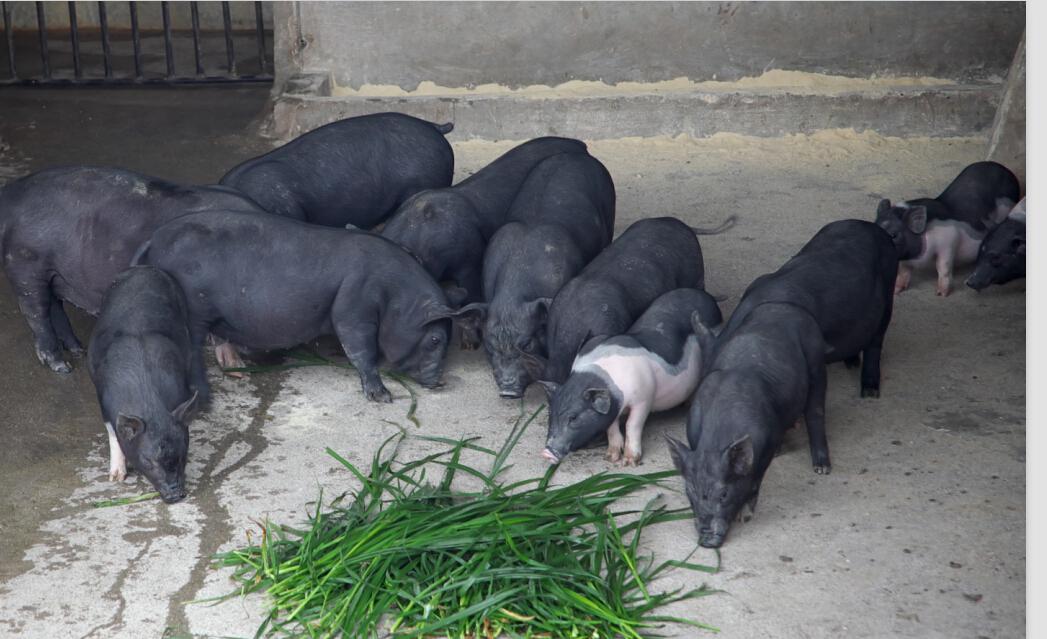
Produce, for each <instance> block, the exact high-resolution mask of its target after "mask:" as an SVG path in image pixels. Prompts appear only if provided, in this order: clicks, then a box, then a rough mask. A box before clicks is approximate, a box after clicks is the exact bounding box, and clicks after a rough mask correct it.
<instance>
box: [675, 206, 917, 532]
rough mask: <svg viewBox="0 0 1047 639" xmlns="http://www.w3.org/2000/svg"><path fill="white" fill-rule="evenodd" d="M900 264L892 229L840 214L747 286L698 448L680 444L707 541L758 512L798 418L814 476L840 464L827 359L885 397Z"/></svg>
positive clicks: (712, 382)
mask: <svg viewBox="0 0 1047 639" xmlns="http://www.w3.org/2000/svg"><path fill="white" fill-rule="evenodd" d="M897 269H898V256H897V249H895V247H894V243H893V242H892V241H891V237H890V236H889V235H888V234H887V232H886V231H884V230H883V229H882V228H880V227H879V226H877V225H875V224H873V223H871V222H865V221H861V220H841V221H837V222H833V223H831V224H828V225H827V226H825V227H823V228H822V229H821V230H820V231H819V232H818V233H817V234H816V235H815V236H814V237H813V238H812V239H811V240H810V241H809V242H808V243H807V245H806V246H804V247H803V249H802V250H801V251H800V252H799V253H798V254H797V255H796V256H795V257H793V258H792V259H790V260H789V261H788V262H786V263H785V265H784V266H782V268H780V269H778V271H776V272H774V273H770V274H767V275H763V276H761V277H759V278H757V279H756V280H755V281H754V282H753V283H752V284H751V285H750V286H749V288H748V289H747V290H746V292H745V294H744V295H743V297H742V299H741V301H740V302H739V303H738V307H737V308H736V309H735V311H734V313H733V314H732V315H731V318H730V320H729V321H728V322H727V325H726V326H725V327H724V329H723V331H722V332H721V333H720V335H719V336H718V337H717V338H716V343H715V346H714V347H713V349H712V350H713V355H712V356H711V358H710V361H708V362H707V368H708V372H707V373H706V374H705V376H704V377H703V378H702V381H701V383H700V384H699V385H698V390H697V391H696V393H695V395H694V399H693V400H692V402H691V408H690V412H689V414H688V417H687V443H686V444H685V443H682V442H679V441H677V440H674V439H670V442H669V444H670V452H671V454H672V457H673V462H674V464H675V465H676V467H677V469H678V470H679V471H680V473H681V475H683V478H684V485H685V487H686V492H687V497H688V499H689V500H690V502H691V508H692V510H693V511H694V516H695V525H696V528H697V530H698V539H699V543H700V544H701V545H703V546H706V547H718V546H720V545H721V544H722V543H723V541H724V539H725V537H726V535H727V531H728V528H729V527H730V524H731V522H732V521H734V519H735V518H736V517H737V516H738V515H739V514H740V513H741V512H742V510H743V507H745V506H747V505H748V506H749V507H750V509H751V508H752V507H755V505H756V499H757V497H758V495H759V491H760V484H761V482H762V481H763V476H764V473H765V472H766V470H767V467H768V466H769V465H770V463H771V459H772V458H773V457H774V454H775V453H776V452H777V450H778V448H779V446H780V444H781V441H782V436H783V434H784V433H785V431H786V430H787V429H788V428H790V427H791V426H793V424H795V422H796V420H797V419H798V418H799V417H801V416H802V417H803V418H804V422H805V423H806V426H807V436H808V440H809V442H810V450H811V463H812V466H813V468H814V472H815V473H818V474H827V473H828V472H829V471H830V468H831V463H830V459H829V444H828V438H827V436H826V427H825V390H826V363H827V362H833V361H839V360H844V361H845V362H847V363H848V364H849V365H854V364H860V365H861V369H862V370H861V394H862V396H866V397H878V396H879V393H880V352H881V349H882V347H883V340H884V335H885V334H886V332H887V327H888V325H889V324H890V321H891V313H892V309H893V302H894V295H893V291H892V288H893V286H894V279H895V277H896V276H897ZM696 328H697V329H699V330H700V329H701V326H700V325H699V326H697V327H696Z"/></svg>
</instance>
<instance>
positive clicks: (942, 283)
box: [935, 247, 953, 297]
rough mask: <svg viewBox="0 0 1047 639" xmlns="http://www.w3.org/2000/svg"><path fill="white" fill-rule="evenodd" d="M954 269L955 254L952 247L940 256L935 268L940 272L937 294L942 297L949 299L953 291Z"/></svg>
mask: <svg viewBox="0 0 1047 639" xmlns="http://www.w3.org/2000/svg"><path fill="white" fill-rule="evenodd" d="M952 267H953V254H952V250H951V247H950V249H949V250H945V251H942V252H941V253H939V254H938V259H937V260H936V262H935V268H936V269H937V270H938V286H937V291H936V292H937V293H938V295H940V296H942V297H948V296H949V293H950V292H951V291H952Z"/></svg>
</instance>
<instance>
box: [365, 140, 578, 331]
mask: <svg viewBox="0 0 1047 639" xmlns="http://www.w3.org/2000/svg"><path fill="white" fill-rule="evenodd" d="M560 153H582V154H585V153H586V146H585V143H584V142H582V141H580V140H573V139H570V138H558V137H543V138H535V139H534V140H529V141H527V142H524V143H523V144H520V145H518V146H516V147H513V148H512V149H510V150H508V151H506V152H505V153H504V154H502V155H501V156H500V157H498V158H497V159H495V160H494V161H493V162H491V163H490V164H488V165H487V166H485V167H484V168H482V169H480V170H479V171H477V172H476V173H475V174H473V175H471V176H469V177H468V178H466V179H465V180H462V181H461V182H459V183H458V184H456V185H454V186H451V187H447V188H439V189H431V190H427V191H424V192H421V193H418V194H416V195H414V196H413V197H411V198H410V199H408V200H407V201H406V202H404V203H403V204H402V205H401V206H400V208H399V209H397V211H396V212H395V213H394V214H393V216H392V217H391V218H390V219H389V221H388V222H387V223H386V225H385V227H384V228H383V229H382V235H384V236H385V237H387V238H389V239H390V240H393V241H394V242H396V243H397V244H399V245H401V246H403V247H404V248H406V249H407V250H408V251H410V252H411V253H413V254H414V255H416V256H417V257H418V259H419V260H421V262H422V264H423V265H424V266H425V268H426V270H428V271H429V273H430V274H431V275H432V276H433V277H434V278H436V281H438V282H449V283H451V284H453V285H454V286H456V287H458V288H461V289H462V290H463V299H462V301H465V302H478V301H480V300H482V299H483V287H482V271H483V259H484V249H485V247H486V246H487V242H488V241H490V239H491V236H493V235H494V234H495V232H496V231H497V230H498V229H499V227H501V226H502V225H503V224H505V222H506V215H507V214H508V212H509V207H510V206H511V205H512V204H513V200H514V198H515V197H516V194H517V192H518V191H519V190H520V188H521V186H522V185H523V184H524V180H525V179H526V178H527V176H528V174H529V173H530V172H531V169H533V168H534V167H535V166H537V165H538V164H539V163H540V162H542V160H545V159H546V158H548V157H550V156H553V155H557V154H560ZM464 337H465V339H464V341H463V344H462V345H463V347H465V348H475V347H476V346H478V345H479V335H478V334H476V333H475V332H469V333H467V334H466V335H465V336H464Z"/></svg>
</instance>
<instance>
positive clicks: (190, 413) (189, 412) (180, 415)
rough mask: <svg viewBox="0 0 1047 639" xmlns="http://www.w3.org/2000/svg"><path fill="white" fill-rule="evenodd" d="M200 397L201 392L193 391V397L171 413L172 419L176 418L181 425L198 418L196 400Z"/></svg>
mask: <svg viewBox="0 0 1047 639" xmlns="http://www.w3.org/2000/svg"><path fill="white" fill-rule="evenodd" d="M199 396H200V391H193V396H192V397H190V398H189V399H187V400H185V401H184V402H182V403H181V404H179V405H178V406H177V407H175V409H174V410H173V411H171V417H174V418H175V421H177V422H178V423H180V424H184V423H186V422H189V421H192V419H193V417H195V416H196V400H197V398H198V397H199Z"/></svg>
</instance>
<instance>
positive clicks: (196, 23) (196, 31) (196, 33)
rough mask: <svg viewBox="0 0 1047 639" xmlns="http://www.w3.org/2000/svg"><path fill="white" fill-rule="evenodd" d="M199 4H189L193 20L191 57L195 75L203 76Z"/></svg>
mask: <svg viewBox="0 0 1047 639" xmlns="http://www.w3.org/2000/svg"><path fill="white" fill-rule="evenodd" d="M199 4H200V3H199V2H190V3H189V12H190V13H191V14H192V18H193V55H194V56H195V57H194V59H195V60H196V75H198V76H202V75H203V74H204V67H203V65H202V64H200V7H199Z"/></svg>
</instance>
